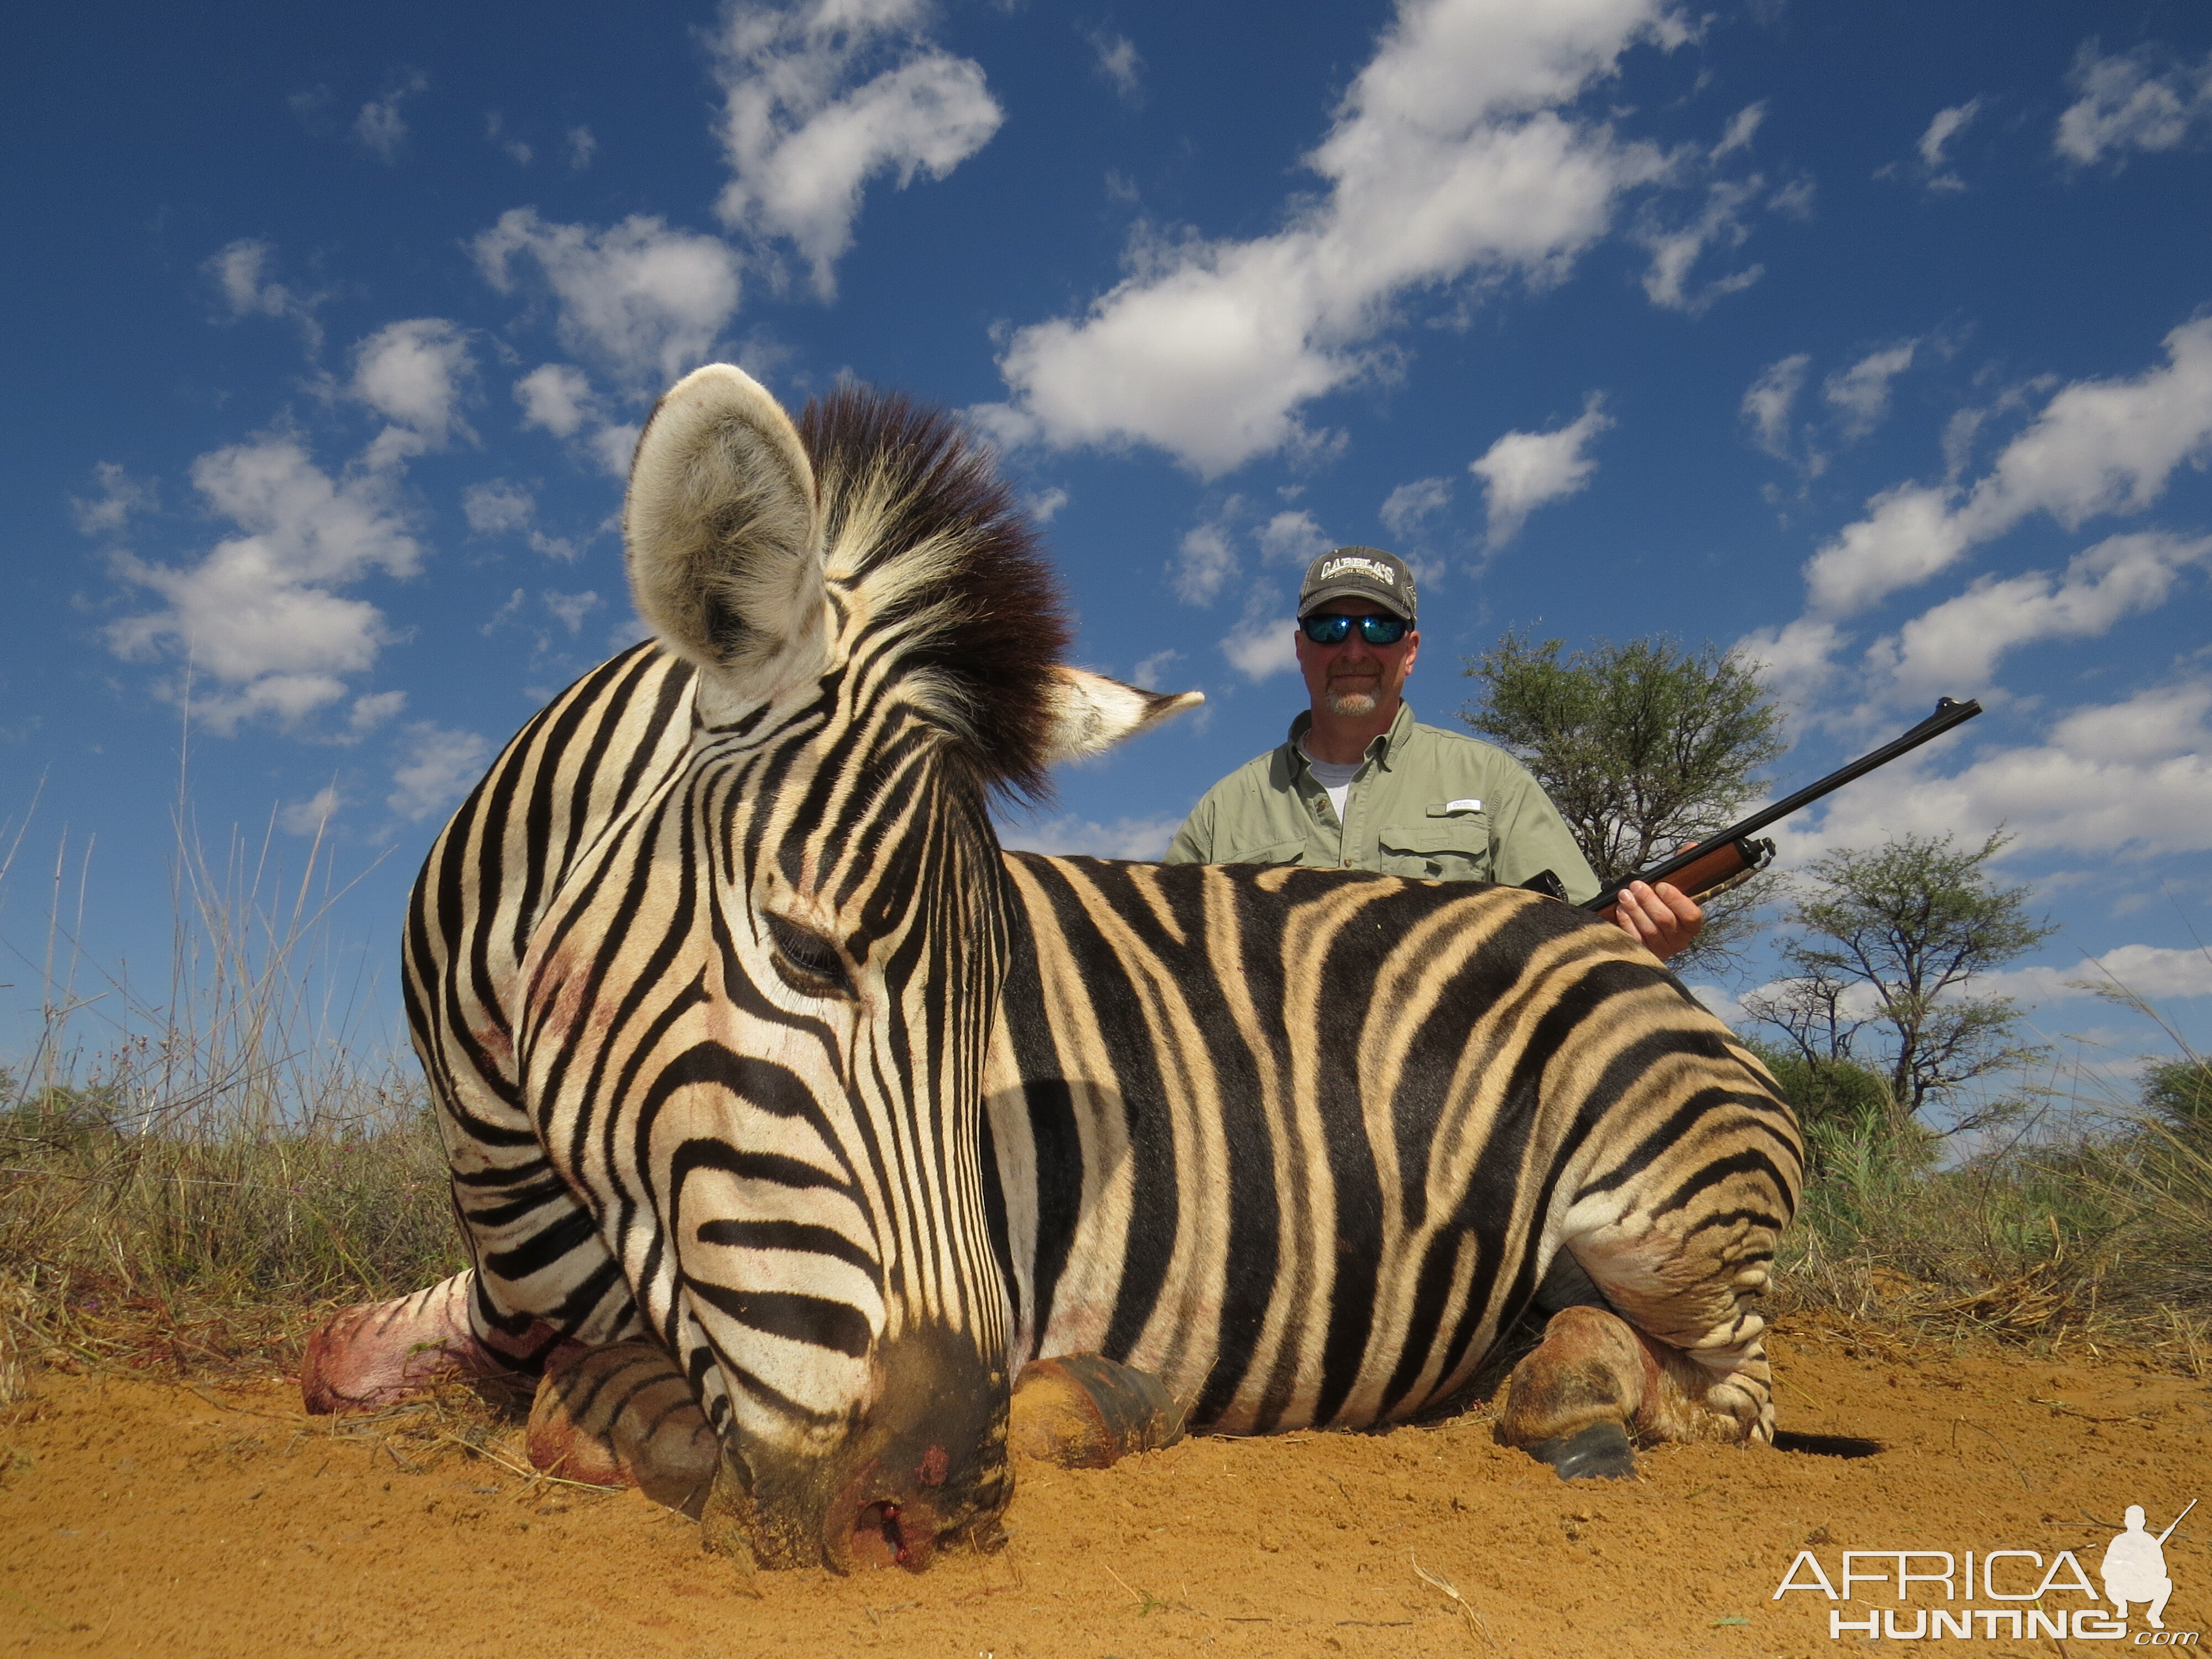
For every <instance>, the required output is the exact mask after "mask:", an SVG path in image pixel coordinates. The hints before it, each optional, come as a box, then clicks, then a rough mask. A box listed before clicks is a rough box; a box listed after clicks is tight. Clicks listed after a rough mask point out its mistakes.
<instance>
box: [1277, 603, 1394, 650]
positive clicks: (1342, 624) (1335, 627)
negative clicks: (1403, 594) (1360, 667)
mask: <svg viewBox="0 0 2212 1659" xmlns="http://www.w3.org/2000/svg"><path fill="white" fill-rule="evenodd" d="M1353 623H1358V625H1359V637H1360V638H1361V639H1363V640H1364V641H1367V643H1368V644H1370V645H1395V644H1397V643H1398V641H1401V640H1402V639H1404V638H1405V637H1406V630H1407V629H1409V628H1411V627H1412V626H1413V623H1409V622H1407V620H1406V619H1405V618H1404V617H1383V616H1365V617H1347V616H1345V615H1344V614H1342V613H1341V612H1340V611H1316V612H1315V613H1314V614H1313V615H1312V616H1310V617H1300V618H1299V619H1298V626H1299V627H1300V628H1302V629H1304V630H1305V635H1306V637H1307V638H1308V639H1310V640H1311V641H1313V642H1314V643H1315V644H1316V645H1342V644H1343V643H1344V642H1345V641H1346V640H1348V639H1350V638H1351V637H1352V624H1353Z"/></svg>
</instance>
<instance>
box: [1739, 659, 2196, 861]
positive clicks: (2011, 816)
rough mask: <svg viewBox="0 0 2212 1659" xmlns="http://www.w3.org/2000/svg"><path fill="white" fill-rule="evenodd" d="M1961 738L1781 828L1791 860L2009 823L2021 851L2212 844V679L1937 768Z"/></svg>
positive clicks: (2104, 853) (2107, 707)
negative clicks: (1815, 817) (1813, 822)
mask: <svg viewBox="0 0 2212 1659" xmlns="http://www.w3.org/2000/svg"><path fill="white" fill-rule="evenodd" d="M1961 735H1962V736H1965V737H1969V738H1970V737H1971V736H1972V729H1971V728H1969V730H1968V732H1966V733H1964V734H1961ZM1959 743H1960V738H1959V737H1954V738H1949V739H1947V740H1946V741H1944V742H1942V743H1938V744H1933V745H1931V748H1930V749H1929V750H1920V751H1918V752H1917V753H1915V754H1913V755H1910V756H1907V757H1905V759H1904V760H1902V761H1899V762H1898V763H1895V764H1893V765H1891V766H1886V767H1883V768H1882V769H1881V770H1880V771H1878V772H1875V773H1873V774H1871V775H1869V776H1867V777H1866V778H1864V779H1862V780H1861V781H1859V782H1857V783H1856V784H1854V785H1852V786H1851V787H1850V788H1849V789H1846V790H1844V792H1842V793H1840V794H1838V795H1837V796H1835V797H1833V798H1832V805H1830V807H1829V809H1828V811H1827V814H1826V817H1825V818H1824V819H1823V820H1822V822H1821V823H1820V826H1819V828H1818V829H1816V830H1806V829H1793V828H1792V826H1790V825H1787V824H1784V825H1778V826H1777V831H1778V836H1777V839H1778V841H1780V842H1784V844H1785V849H1786V851H1787V853H1788V854H1789V856H1790V859H1791V860H1792V861H1793V862H1794V861H1796V860H1797V859H1799V858H1800V857H1802V856H1805V855H1808V854H1815V853H1819V852H1823V851H1826V850H1827V849H1828V848H1833V847H1868V846H1872V845H1875V844H1876V843H1878V842H1883V841H1887V840H1888V839H1889V838H1891V837H1892V836H1901V835H1906V834H1917V835H1936V836H1940V835H1943V834H1946V833H1952V834H1955V835H1956V836H1958V837H1959V838H1960V840H1961V841H1969V840H1973V839H1976V838H1978V837H1979V836H1985V835H1988V834H1989V833H1990V831H1992V830H1994V829H1997V828H1998V827H1999V826H2001V825H2002V827H2004V828H2005V829H2007V830H2008V832H2010V833H2011V834H2012V835H2013V836H2015V837H2017V840H2016V841H2015V846H2014V848H2013V851H2015V852H2016V853H2023V854H2033V853H2051V852H2065V853H2075V854H2087V855H2088V856H2091V857H2093V858H2096V859H2099V860H2106V861H2109V860H2114V859H2122V858H2134V857H2142V856H2148V855H2150V854H2162V853H2203V852H2208V851H2212V681H2207V680H2203V679H2182V680H2178V681H2174V682H2172V683H2169V684H2164V685H2160V686H2155V687H2153V688H2152V689H2150V690H2145V691H2142V692H2139V693H2137V694H2136V695H2135V696H2131V697H2129V698H2127V699H2125V700H2124V701H2123V702H2116V703H2103V704H2093V705H2088V706H2086V707H2083V708H2076V709H2075V710H2074V711H2072V712H2071V713H2069V714H2066V715H2065V716H2064V717H2063V718H2062V719H2060V720H2058V721H2057V723H2056V724H2054V725H2053V726H2051V730H2050V732H2048V733H2047V734H2046V735H2045V738H2044V739H2043V741H2041V742H2040V743H2037V744H2025V745H2021V746H2020V747H2016V748H2009V749H1990V750H1984V751H1983V752H1982V753H1981V754H1980V755H1978V757H1977V758H1976V759H1975V760H1974V761H1973V762H1972V763H1971V764H1969V765H1966V766H1965V767H1962V768H1960V769H1959V770H1958V771H1957V772H1955V773H1954V774H1952V775H1948V776H1946V775H1938V774H1937V773H1936V771H1935V769H1934V768H1935V767H1936V764H1937V763H1938V760H1939V759H1945V758H1948V759H1949V760H1952V761H1955V760H1956V758H1957V749H1956V747H1955V745H1957V744H1959ZM1931 755H1932V756H1933V757H1931Z"/></svg>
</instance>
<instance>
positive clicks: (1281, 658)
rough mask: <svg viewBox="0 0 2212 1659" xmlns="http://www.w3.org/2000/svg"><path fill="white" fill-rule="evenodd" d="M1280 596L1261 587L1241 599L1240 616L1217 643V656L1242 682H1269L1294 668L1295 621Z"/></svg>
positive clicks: (1295, 646)
mask: <svg viewBox="0 0 2212 1659" xmlns="http://www.w3.org/2000/svg"><path fill="white" fill-rule="evenodd" d="M1290 611H1291V607H1289V606H1287V605H1284V604H1283V602H1282V596H1281V595H1280V594H1279V593H1277V592H1275V591H1274V590H1273V588H1271V587H1267V586H1260V587H1255V588H1254V589H1253V590H1252V591H1251V592H1249V594H1247V595H1246V596H1245V599H1244V615H1243V619H1242V620H1241V621H1239V622H1238V623H1237V626H1236V627H1235V628H1233V629H1231V630H1230V631H1229V634H1228V635H1227V637H1226V638H1225V639H1224V640H1223V641H1221V654H1222V655H1223V656H1225V657H1226V658H1228V659H1229V665H1230V666H1231V667H1232V668H1234V669H1235V670H1236V671H1237V672H1238V673H1240V674H1242V675H1243V677H1244V678H1246V679H1248V680H1252V681H1255V682H1256V681H1260V680H1264V679H1271V678H1273V677H1274V676H1275V675H1277V674H1284V673H1289V672H1291V671H1294V670H1296V669H1297V665H1298V651H1297V644H1296V642H1295V639H1294V636H1295V635H1296V634H1297V618H1296V617H1293V616H1291V614H1290Z"/></svg>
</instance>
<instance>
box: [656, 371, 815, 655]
mask: <svg viewBox="0 0 2212 1659" xmlns="http://www.w3.org/2000/svg"><path fill="white" fill-rule="evenodd" d="M623 542H624V544H625V545H626V547H627V549H628V556H629V585H630V594H631V597H632V599H634V600H635V602H636V605H637V611H638V615H639V616H641V617H644V618H645V620H646V622H647V623H648V624H650V625H651V627H652V629H653V632H654V634H656V635H659V639H660V641H661V643H662V644H664V645H665V646H667V647H669V649H670V650H671V651H673V652H675V653H677V654H678V656H681V657H684V658H687V659H690V661H692V662H694V663H696V664H697V665H699V666H700V667H702V668H703V669H705V670H707V671H708V673H709V675H710V676H713V677H715V678H720V680H721V681H722V682H723V683H724V684H732V689H742V690H748V691H761V692H764V691H766V690H769V689H771V686H770V684H767V682H781V680H783V679H785V678H789V677H790V676H791V675H792V674H793V673H795V672H797V671H799V666H800V664H801V663H811V659H812V658H813V657H814V656H817V655H818V654H819V653H820V652H821V650H822V649H823V642H824V639H825V630H826V621H825V615H824V605H823V580H822V512H821V506H820V502H819V501H818V499H817V495H816V491H815V487H814V469H813V467H812V465H811V464H810V463H809V462H808V460H807V459H806V449H805V446H804V445H803V444H802V443H800V441H799V429H798V428H796V427H794V426H793V425H792V423H791V418H790V416H787V415H786V414H785V413H784V412H783V409H782V407H781V405H780V404H778V403H777V402H776V401H775V398H772V397H770V396H769V394H768V392H766V391H765V390H764V389H763V387H762V386H761V385H760V383H759V382H758V381H757V380H754V379H753V378H752V376H751V375H750V374H746V373H745V372H744V370H742V369H738V368H731V367H730V365H729V364H727V363H709V364H708V366H707V367H706V368H700V369H695V370H693V371H692V372H691V373H690V374H687V375H685V376H684V378H683V379H682V380H678V382H677V383H676V385H675V386H673V387H672V388H671V389H670V391H669V392H668V394H667V395H666V396H665V397H664V398H661V400H660V402H659V404H657V405H655V406H654V409H653V414H652V416H651V417H650V418H649V419H648V420H647V422H646V424H645V431H644V433H643V435H641V436H640V437H639V439H638V441H637V458H636V459H635V460H633V461H632V462H631V463H630V469H629V496H628V499H627V500H626V501H624V503H623ZM792 658H796V659H799V660H798V661H793V660H789V659H792Z"/></svg>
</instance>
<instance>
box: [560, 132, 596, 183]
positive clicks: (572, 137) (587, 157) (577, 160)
mask: <svg viewBox="0 0 2212 1659" xmlns="http://www.w3.org/2000/svg"><path fill="white" fill-rule="evenodd" d="M598 154H599V140H598V139H596V138H594V137H592V130H591V128H589V127H570V128H569V129H568V165H569V166H570V167H573V168H574V169H575V170H576V171H577V172H579V173H581V172H582V171H583V170H584V169H585V168H586V167H589V166H591V165H592V157H593V156H595V155H598Z"/></svg>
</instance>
